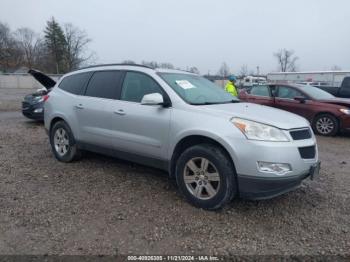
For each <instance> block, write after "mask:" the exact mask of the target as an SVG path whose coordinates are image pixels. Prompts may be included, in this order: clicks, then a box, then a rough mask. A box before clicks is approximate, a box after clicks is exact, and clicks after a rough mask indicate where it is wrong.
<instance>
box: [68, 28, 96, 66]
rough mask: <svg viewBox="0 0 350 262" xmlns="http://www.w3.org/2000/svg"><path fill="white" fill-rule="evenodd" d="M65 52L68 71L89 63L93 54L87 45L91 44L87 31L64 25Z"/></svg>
mask: <svg viewBox="0 0 350 262" xmlns="http://www.w3.org/2000/svg"><path fill="white" fill-rule="evenodd" d="M64 37H65V41H66V43H65V52H64V54H65V55H64V58H65V62H66V65H67V71H71V70H74V69H77V68H79V67H80V66H81V65H82V64H83V63H87V62H88V61H89V60H90V59H91V58H92V57H93V53H89V52H88V50H87V45H88V44H89V43H90V42H91V39H90V38H88V36H87V34H86V33H85V31H83V30H80V29H79V28H77V27H75V26H73V25H72V24H65V25H64Z"/></svg>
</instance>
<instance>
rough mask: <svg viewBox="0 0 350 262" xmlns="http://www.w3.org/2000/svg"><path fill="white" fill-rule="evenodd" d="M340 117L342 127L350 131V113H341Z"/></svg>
mask: <svg viewBox="0 0 350 262" xmlns="http://www.w3.org/2000/svg"><path fill="white" fill-rule="evenodd" d="M339 119H340V129H341V130H343V131H350V115H341V116H340V117H339Z"/></svg>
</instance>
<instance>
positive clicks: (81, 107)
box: [75, 104, 84, 109]
mask: <svg viewBox="0 0 350 262" xmlns="http://www.w3.org/2000/svg"><path fill="white" fill-rule="evenodd" d="M75 108H76V109H84V106H83V105H82V104H79V105H76V106H75Z"/></svg>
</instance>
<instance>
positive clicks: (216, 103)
mask: <svg viewBox="0 0 350 262" xmlns="http://www.w3.org/2000/svg"><path fill="white" fill-rule="evenodd" d="M239 102H241V101H240V100H234V99H232V100H229V101H223V102H202V103H190V104H191V105H194V106H200V105H218V104H229V103H239Z"/></svg>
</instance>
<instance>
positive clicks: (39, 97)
mask: <svg viewBox="0 0 350 262" xmlns="http://www.w3.org/2000/svg"><path fill="white" fill-rule="evenodd" d="M28 74H30V75H32V76H33V77H34V78H35V79H36V80H37V81H38V82H39V83H40V84H41V85H42V86H43V88H40V89H38V90H36V91H35V92H34V93H32V94H28V95H26V96H25V97H24V99H23V101H22V114H23V115H24V116H25V117H28V118H30V119H34V120H38V121H43V120H44V102H45V100H46V99H47V94H48V93H49V92H50V91H51V89H52V88H53V87H54V86H55V84H56V81H55V80H53V79H52V78H51V77H49V76H47V75H45V74H44V73H42V72H40V71H38V70H34V69H31V70H29V71H28Z"/></svg>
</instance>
